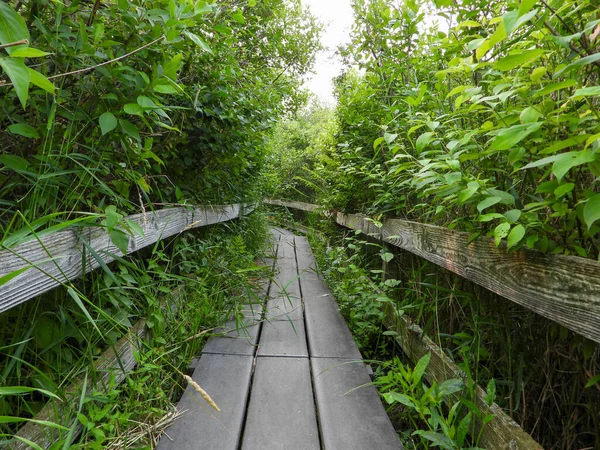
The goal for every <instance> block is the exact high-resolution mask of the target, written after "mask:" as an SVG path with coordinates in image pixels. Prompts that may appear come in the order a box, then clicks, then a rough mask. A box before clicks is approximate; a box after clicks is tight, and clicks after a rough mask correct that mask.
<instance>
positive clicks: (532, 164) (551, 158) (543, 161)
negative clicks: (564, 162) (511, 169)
mask: <svg viewBox="0 0 600 450" xmlns="http://www.w3.org/2000/svg"><path fill="white" fill-rule="evenodd" d="M560 156H561V155H552V156H547V157H545V158H542V159H538V160H537V161H534V162H530V163H529V164H527V165H525V166H523V167H521V168H520V169H519V170H525V169H533V168H534V167H540V166H545V165H546V164H550V163H553V162H554V161H556V160H557V159H559V158H560Z"/></svg>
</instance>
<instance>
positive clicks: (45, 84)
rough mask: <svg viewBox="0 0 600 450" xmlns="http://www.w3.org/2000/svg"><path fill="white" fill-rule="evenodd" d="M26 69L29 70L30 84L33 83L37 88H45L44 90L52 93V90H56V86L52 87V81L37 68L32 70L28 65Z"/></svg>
mask: <svg viewBox="0 0 600 450" xmlns="http://www.w3.org/2000/svg"><path fill="white" fill-rule="evenodd" d="M27 70H28V71H29V77H30V79H29V81H30V82H31V84H33V85H35V86H37V87H39V88H42V89H43V90H45V91H46V92H49V93H50V94H54V91H55V90H56V88H55V87H54V85H53V84H52V82H51V81H50V80H49V79H48V78H46V76H45V75H43V74H41V73H40V72H38V71H37V70H33V69H32V68H30V67H28V68H27Z"/></svg>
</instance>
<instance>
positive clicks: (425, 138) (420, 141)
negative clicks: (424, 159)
mask: <svg viewBox="0 0 600 450" xmlns="http://www.w3.org/2000/svg"><path fill="white" fill-rule="evenodd" d="M432 140H433V132H432V131H428V132H427V133H423V134H422V135H421V136H419V137H418V138H417V142H416V147H417V151H419V152H420V151H422V150H423V149H424V148H425V147H426V146H427V144H429V143H430V142H431V141H432Z"/></svg>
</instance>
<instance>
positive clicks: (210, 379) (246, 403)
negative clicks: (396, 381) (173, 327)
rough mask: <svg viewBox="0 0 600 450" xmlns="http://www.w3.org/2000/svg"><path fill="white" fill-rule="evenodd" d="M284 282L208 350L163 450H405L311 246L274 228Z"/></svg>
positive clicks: (278, 275)
mask: <svg viewBox="0 0 600 450" xmlns="http://www.w3.org/2000/svg"><path fill="white" fill-rule="evenodd" d="M272 244H273V254H274V255H275V261H274V263H275V266H274V267H275V275H274V278H273V280H272V281H271V282H270V283H268V282H266V283H265V288H264V292H263V297H264V302H263V303H262V304H261V303H258V304H252V305H250V304H249V305H246V306H245V307H244V319H243V323H239V322H238V323H237V324H236V322H235V321H233V320H232V321H230V322H228V323H227V324H226V326H225V329H224V330H222V333H220V335H219V336H218V337H214V338H212V339H210V340H209V341H208V342H207V344H206V345H205V347H204V349H203V351H202V355H201V357H200V361H199V363H198V366H197V368H196V370H195V372H194V374H193V376H192V378H193V379H194V381H196V382H197V383H198V384H199V385H200V386H202V388H204V389H205V390H206V391H207V392H208V393H209V395H210V396H211V397H212V398H213V399H214V401H215V402H216V403H217V405H218V406H219V408H220V409H221V411H220V412H217V411H216V410H214V409H212V408H211V407H210V406H209V405H208V404H207V403H206V402H204V400H203V399H202V398H201V397H200V395H199V394H198V393H197V392H196V391H195V390H194V389H193V388H192V387H191V386H188V387H187V390H186V391H185V393H184V395H183V397H182V399H181V401H180V402H179V405H178V409H179V410H180V411H186V413H185V414H184V415H183V416H182V417H181V418H180V419H178V420H177V421H176V422H175V423H174V424H173V425H172V426H170V427H169V428H168V429H167V431H166V435H164V436H163V437H162V438H161V440H160V442H159V446H158V449H159V450H196V449H210V450H221V449H222V450H238V449H242V450H271V449H273V450H277V449H281V450H305V449H306V450H319V449H326V450H335V449H339V450H354V449H356V450H364V449H376V450H387V449H390V450H391V449H394V450H396V449H402V445H401V444H400V441H399V440H398V437H397V435H396V432H395V430H394V428H393V426H392V424H391V422H390V419H389V418H388V416H387V414H386V412H385V410H384V408H383V405H382V403H381V400H380V397H379V395H378V394H377V391H376V390H375V388H374V387H373V386H372V385H370V384H369V383H370V382H371V379H370V377H369V372H368V369H367V366H365V364H364V363H363V361H362V357H361V355H360V352H359V351H358V348H357V347H356V344H355V343H354V340H353V338H352V335H351V334H350V331H349V330H348V327H347V325H346V323H345V321H344V319H343V318H342V316H341V314H340V312H339V310H338V306H337V303H336V302H335V300H334V298H333V295H332V294H331V291H330V290H329V289H328V288H327V286H326V285H325V283H324V282H323V280H322V279H321V277H320V276H319V275H318V272H317V270H316V262H315V259H314V257H313V255H312V252H311V249H310V246H309V244H308V242H307V240H306V239H305V238H304V237H299V236H294V235H293V234H291V233H290V232H288V231H287V230H283V229H280V228H274V229H272Z"/></svg>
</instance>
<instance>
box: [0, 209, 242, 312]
mask: <svg viewBox="0 0 600 450" xmlns="http://www.w3.org/2000/svg"><path fill="white" fill-rule="evenodd" d="M243 209H244V213H245V214H247V213H249V212H251V211H252V209H253V207H252V206H251V205H246V206H245V207H244V208H243ZM239 215H240V205H227V206H213V207H210V206H209V207H203V208H193V209H186V208H183V207H182V208H169V209H162V210H159V211H155V212H149V213H145V214H134V215H132V216H128V217H126V219H129V220H131V221H133V222H135V223H137V224H138V225H139V226H140V227H141V228H142V229H143V230H144V236H138V235H135V236H133V237H130V239H129V246H128V252H127V253H132V252H135V251H137V250H139V249H141V248H144V247H147V246H149V245H151V244H154V243H155V242H157V241H159V240H161V239H165V238H167V237H169V236H173V235H174V234H177V233H180V232H182V231H185V230H188V229H192V228H196V227H201V226H207V225H212V224H215V223H220V222H225V221H228V220H231V219H235V218H237V217H239ZM87 246H89V247H91V248H92V249H94V251H95V252H96V253H97V255H98V256H99V257H100V258H101V259H102V261H103V262H104V263H109V262H111V261H113V260H114V257H113V255H121V254H122V253H121V251H120V250H118V249H117V248H116V247H115V246H114V245H113V244H112V242H111V240H110V238H109V236H108V233H106V231H105V230H104V229H102V228H97V227H93V228H92V227H88V228H84V229H82V230H68V231H62V232H58V233H54V234H51V235H47V236H44V237H42V238H41V239H40V240H39V241H38V240H32V241H29V242H27V243H24V244H21V245H19V246H16V247H14V248H10V249H6V250H2V251H0V277H3V276H5V275H8V274H10V273H13V272H16V271H18V270H21V269H26V270H25V271H24V272H23V273H21V274H19V275H18V276H16V277H15V278H13V279H11V280H10V281H8V282H6V283H4V284H3V285H1V286H0V313H2V312H4V311H6V310H8V309H10V308H12V307H14V306H17V305H19V304H21V303H23V302H25V301H27V300H29V299H31V298H33V297H35V296H37V295H40V294H43V293H44V292H47V291H49V290H50V289H53V288H55V287H57V286H59V285H61V284H64V283H67V282H68V281H69V280H73V279H76V278H78V277H80V276H81V275H82V274H83V273H86V272H89V271H92V270H94V269H97V268H98V267H100V263H99V262H98V261H97V260H96V259H95V257H94V256H93V255H92V254H91V252H90V251H89V250H88V249H87ZM84 256H85V257H84Z"/></svg>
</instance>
